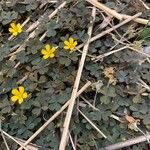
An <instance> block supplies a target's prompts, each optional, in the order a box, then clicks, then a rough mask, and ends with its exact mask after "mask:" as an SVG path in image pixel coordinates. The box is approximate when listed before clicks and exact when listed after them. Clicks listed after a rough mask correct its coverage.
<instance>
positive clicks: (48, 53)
mask: <svg viewBox="0 0 150 150" xmlns="http://www.w3.org/2000/svg"><path fill="white" fill-rule="evenodd" d="M55 51H56V48H55V47H51V46H50V45H49V44H46V45H45V49H42V50H41V53H42V54H43V59H48V58H53V57H54V56H55V55H54V52H55Z"/></svg>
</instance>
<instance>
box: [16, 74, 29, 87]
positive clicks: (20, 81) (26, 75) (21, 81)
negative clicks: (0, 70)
mask: <svg viewBox="0 0 150 150" xmlns="http://www.w3.org/2000/svg"><path fill="white" fill-rule="evenodd" d="M28 76H29V73H26V74H25V76H24V77H23V78H22V79H20V80H19V81H17V84H22V83H23V82H24V81H25V80H26V79H27V78H28Z"/></svg>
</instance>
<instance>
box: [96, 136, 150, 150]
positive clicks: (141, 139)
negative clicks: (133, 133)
mask: <svg viewBox="0 0 150 150" xmlns="http://www.w3.org/2000/svg"><path fill="white" fill-rule="evenodd" d="M146 137H147V139H150V133H148V134H146ZM146 137H145V136H144V135H143V136H138V137H136V138H132V139H129V140H126V141H124V142H119V143H116V144H113V145H109V146H106V147H104V148H101V149H99V150H116V149H121V148H124V147H128V146H131V145H134V144H138V143H141V142H145V141H146V140H147V139H146Z"/></svg>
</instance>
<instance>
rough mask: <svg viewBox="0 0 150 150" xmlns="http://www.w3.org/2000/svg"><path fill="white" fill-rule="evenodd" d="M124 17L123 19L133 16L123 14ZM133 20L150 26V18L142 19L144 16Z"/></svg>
mask: <svg viewBox="0 0 150 150" xmlns="http://www.w3.org/2000/svg"><path fill="white" fill-rule="evenodd" d="M122 17H123V19H128V18H130V17H131V16H128V15H124V14H122ZM133 21H135V22H137V23H140V24H144V25H148V26H150V20H146V19H142V18H136V19H133Z"/></svg>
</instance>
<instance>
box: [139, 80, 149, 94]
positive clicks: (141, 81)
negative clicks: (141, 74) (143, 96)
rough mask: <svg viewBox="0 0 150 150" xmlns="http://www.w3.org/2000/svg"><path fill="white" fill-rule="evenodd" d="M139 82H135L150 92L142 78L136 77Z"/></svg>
mask: <svg viewBox="0 0 150 150" xmlns="http://www.w3.org/2000/svg"><path fill="white" fill-rule="evenodd" d="M138 80H139V82H140V83H138V82H136V83H137V84H140V85H141V86H143V87H144V88H145V89H147V90H148V91H149V92H150V86H148V84H146V83H145V82H144V81H143V80H142V79H138Z"/></svg>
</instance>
